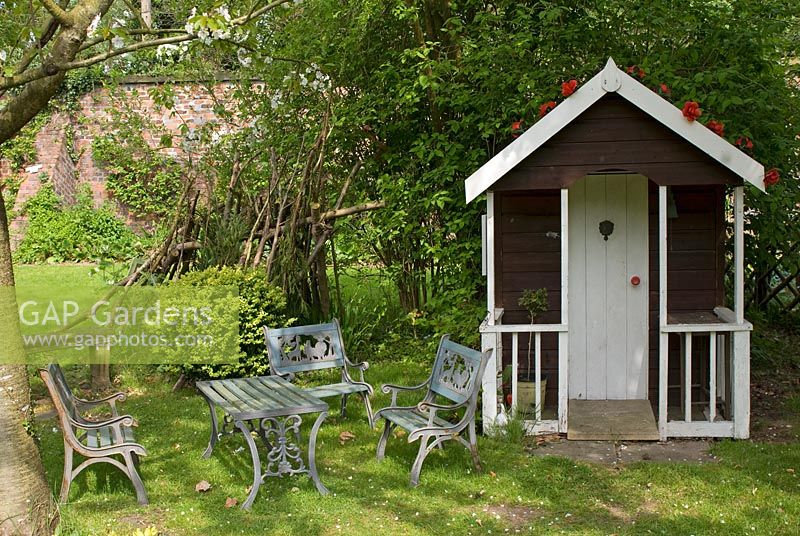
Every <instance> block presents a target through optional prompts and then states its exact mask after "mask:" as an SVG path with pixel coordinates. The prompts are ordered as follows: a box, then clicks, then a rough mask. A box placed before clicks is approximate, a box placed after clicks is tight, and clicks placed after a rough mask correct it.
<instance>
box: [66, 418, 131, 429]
mask: <svg viewBox="0 0 800 536" xmlns="http://www.w3.org/2000/svg"><path fill="white" fill-rule="evenodd" d="M69 422H70V424H71V425H72V426H74V427H75V428H80V429H81V430H97V429H100V428H105V427H107V426H115V425H122V426H133V425H134V423H135V422H136V421H135V420H134V418H133V417H132V416H130V415H119V416H117V417H112V418H111V419H108V420H106V421H100V422H87V421H76V420H75V419H73V418H72V417H69Z"/></svg>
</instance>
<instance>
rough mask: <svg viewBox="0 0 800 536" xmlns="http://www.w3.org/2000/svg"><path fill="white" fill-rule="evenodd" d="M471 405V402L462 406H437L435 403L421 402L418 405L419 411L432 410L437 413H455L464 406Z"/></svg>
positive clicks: (463, 403)
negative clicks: (454, 411)
mask: <svg viewBox="0 0 800 536" xmlns="http://www.w3.org/2000/svg"><path fill="white" fill-rule="evenodd" d="M468 404H469V400H465V401H464V402H462V403H460V404H437V403H435V402H420V403H419V404H417V409H418V410H419V411H425V412H427V411H428V410H429V409H432V410H433V411H434V412H436V411H453V410H456V409H459V408H463V407H464V406H466V405H468Z"/></svg>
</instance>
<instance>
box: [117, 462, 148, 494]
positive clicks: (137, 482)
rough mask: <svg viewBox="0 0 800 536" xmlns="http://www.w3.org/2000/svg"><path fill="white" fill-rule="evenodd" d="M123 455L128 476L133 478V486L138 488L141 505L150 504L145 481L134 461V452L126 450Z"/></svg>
mask: <svg viewBox="0 0 800 536" xmlns="http://www.w3.org/2000/svg"><path fill="white" fill-rule="evenodd" d="M122 457H123V458H124V459H125V467H127V469H128V470H127V474H128V478H130V479H131V483H132V484H133V488H134V489H135V490H136V499H137V500H138V501H139V504H141V505H145V504H148V503H149V501H148V500H147V492H146V491H145V489H144V482H142V477H140V476H139V471H137V470H136V465H135V464H134V463H133V453H131V452H126V453H125V454H123V455H122Z"/></svg>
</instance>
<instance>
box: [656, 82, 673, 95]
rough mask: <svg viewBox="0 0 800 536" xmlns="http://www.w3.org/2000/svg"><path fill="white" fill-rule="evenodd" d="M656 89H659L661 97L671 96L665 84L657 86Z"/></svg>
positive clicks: (670, 91)
mask: <svg viewBox="0 0 800 536" xmlns="http://www.w3.org/2000/svg"><path fill="white" fill-rule="evenodd" d="M658 89H660V90H661V93H662V94H663V95H667V96H669V95H671V94H672V90H670V89H669V87H667V84H661V85H659V86H658Z"/></svg>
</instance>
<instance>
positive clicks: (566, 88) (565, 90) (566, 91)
mask: <svg viewBox="0 0 800 536" xmlns="http://www.w3.org/2000/svg"><path fill="white" fill-rule="evenodd" d="M577 87H578V81H577V80H570V81H569V82H564V83H563V84H561V94H562V95H564V96H565V97H569V96H570V95H572V94H573V93H575V89H576V88H577Z"/></svg>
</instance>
